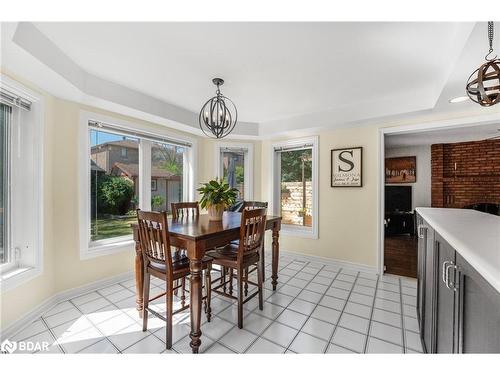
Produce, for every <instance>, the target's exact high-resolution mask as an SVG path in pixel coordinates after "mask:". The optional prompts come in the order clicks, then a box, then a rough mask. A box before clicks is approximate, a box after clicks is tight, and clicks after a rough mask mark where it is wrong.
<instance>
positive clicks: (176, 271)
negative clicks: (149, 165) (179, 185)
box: [137, 210, 212, 349]
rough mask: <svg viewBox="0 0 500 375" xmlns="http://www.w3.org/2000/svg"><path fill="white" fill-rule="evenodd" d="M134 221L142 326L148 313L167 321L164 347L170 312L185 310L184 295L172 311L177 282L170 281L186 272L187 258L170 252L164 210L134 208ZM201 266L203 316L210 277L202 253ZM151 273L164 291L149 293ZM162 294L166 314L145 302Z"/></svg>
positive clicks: (169, 330)
mask: <svg viewBox="0 0 500 375" xmlns="http://www.w3.org/2000/svg"><path fill="white" fill-rule="evenodd" d="M137 221H138V223H139V242H140V245H141V249H142V256H143V259H144V295H143V298H144V304H143V311H142V313H143V320H142V330H143V331H146V330H147V329H148V313H151V314H153V315H154V316H156V317H158V318H160V319H162V320H163V321H165V322H166V323H167V335H166V336H167V337H166V343H167V349H170V348H172V316H173V315H174V314H176V313H179V312H181V311H184V310H186V309H187V308H189V305H186V303H185V299H181V308H180V309H178V310H176V311H173V297H174V290H175V289H177V288H180V287H181V286H180V285H177V286H174V282H175V281H177V280H179V279H185V278H186V277H187V276H188V275H189V259H188V258H187V257H186V256H185V255H184V254H176V253H172V249H171V247H170V237H169V234H168V224H167V213H166V212H148V211H141V210H137ZM202 264H203V270H205V285H204V287H205V290H206V293H205V296H204V297H203V299H204V301H205V313H206V314H207V320H208V321H209V322H210V319H211V308H210V297H211V278H210V271H211V267H212V260H211V258H209V257H205V258H204V259H203V261H202ZM151 275H152V276H155V277H158V278H159V279H161V280H163V281H165V283H166V292H165V293H161V294H159V295H157V296H155V297H153V298H150V297H149V285H150V279H151ZM162 296H165V298H166V305H167V309H166V316H165V317H164V316H163V315H161V314H159V313H158V312H156V311H154V310H153V309H151V308H150V307H149V303H150V302H152V301H154V300H156V299H158V298H161V297H162Z"/></svg>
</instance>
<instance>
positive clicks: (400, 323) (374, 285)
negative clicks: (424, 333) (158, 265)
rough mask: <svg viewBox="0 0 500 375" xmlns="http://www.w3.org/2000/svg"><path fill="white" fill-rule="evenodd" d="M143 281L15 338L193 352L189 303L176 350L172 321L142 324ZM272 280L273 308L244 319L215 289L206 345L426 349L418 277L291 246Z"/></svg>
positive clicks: (72, 306) (160, 305)
mask: <svg viewBox="0 0 500 375" xmlns="http://www.w3.org/2000/svg"><path fill="white" fill-rule="evenodd" d="M267 259H269V260H270V259H271V258H270V256H268V257H267ZM270 275H271V270H270V263H269V262H267V265H266V276H267V277H270ZM134 287H135V285H134V280H133V279H130V280H127V281H125V282H122V283H118V284H115V285H111V286H108V287H106V288H103V289H99V290H95V291H93V292H91V293H87V294H85V295H82V296H79V297H76V298H73V299H71V300H69V301H65V302H61V303H59V304H58V305H56V306H54V307H53V308H52V309H50V310H49V311H47V312H46V313H45V314H43V315H42V316H41V317H39V318H38V319H37V320H36V321H34V322H33V323H31V324H30V325H29V326H27V327H26V328H25V329H23V330H22V331H20V332H18V333H17V334H15V335H14V336H13V337H12V338H11V339H12V340H15V341H20V340H23V341H26V340H29V341H32V342H34V341H40V342H41V341H47V342H49V343H50V351H49V352H50V353H167V352H168V353H190V352H191V348H190V347H189V342H190V339H189V336H188V335H189V331H190V324H189V312H188V311H186V312H183V313H180V314H177V315H175V316H174V332H173V341H174V345H173V349H172V350H169V351H166V350H165V342H164V341H165V328H164V327H165V324H164V322H163V321H161V320H160V319H157V318H153V317H150V318H149V329H148V331H147V332H142V329H141V320H140V319H139V317H138V315H137V312H136V310H135V295H134ZM161 287H162V281H161V280H158V279H153V280H152V290H151V293H152V294H156V293H160V292H161ZM265 288H266V289H265V294H264V299H265V303H264V310H263V311H260V310H259V309H258V302H257V298H254V299H253V300H251V301H250V302H248V303H247V304H245V315H244V322H243V324H244V328H243V329H238V328H237V326H236V325H235V324H236V306H235V304H234V303H233V301H230V300H227V299H224V298H223V297H219V296H217V297H213V298H212V311H213V319H212V321H211V322H210V323H208V322H206V319H205V316H203V320H202V322H203V325H202V333H203V336H202V338H201V340H202V346H201V348H200V351H201V352H205V353H415V352H422V346H421V342H420V338H419V335H418V323H417V320H416V308H415V304H416V281H415V280H414V279H409V278H403V277H396V276H391V275H385V276H381V277H380V276H378V275H376V274H371V273H366V272H358V271H353V270H352V269H343V268H340V267H337V266H334V265H331V264H322V263H320V262H317V261H304V260H303V258H300V259H295V258H294V257H293V256H290V255H282V256H281V257H280V271H279V284H278V289H277V290H276V291H275V292H273V291H272V289H271V284H270V280H269V278H268V280H266V284H265ZM250 290H251V289H250ZM176 303H177V304H178V303H179V301H176ZM155 307H156V308H157V310H158V311H160V312H164V310H165V309H164V302H163V299H160V300H158V301H155ZM38 353H42V352H38Z"/></svg>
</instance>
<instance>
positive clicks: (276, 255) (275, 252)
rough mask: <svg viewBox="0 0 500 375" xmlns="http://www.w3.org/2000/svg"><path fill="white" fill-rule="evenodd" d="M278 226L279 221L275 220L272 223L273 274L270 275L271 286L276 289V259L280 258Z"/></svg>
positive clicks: (279, 225) (279, 224)
mask: <svg viewBox="0 0 500 375" xmlns="http://www.w3.org/2000/svg"><path fill="white" fill-rule="evenodd" d="M280 227H281V222H279V221H277V222H275V223H274V225H273V260H272V268H273V274H272V276H271V279H272V281H271V284H272V286H273V290H276V285H278V261H279V259H280V243H279V236H280Z"/></svg>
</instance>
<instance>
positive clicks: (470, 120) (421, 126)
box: [377, 113, 500, 275]
mask: <svg viewBox="0 0 500 375" xmlns="http://www.w3.org/2000/svg"><path fill="white" fill-rule="evenodd" d="M499 119H500V114H499V113H488V114H485V115H477V116H469V117H463V118H454V119H445V120H438V121H432V122H425V123H416V124H410V125H401V126H393V127H387V128H379V141H378V142H379V143H378V147H379V152H378V157H379V171H378V172H379V173H378V179H379V181H378V184H377V185H378V186H377V190H378V203H379V204H378V207H377V211H378V214H377V217H378V220H377V221H378V223H377V228H378V234H377V236H378V241H377V243H378V245H377V269H378V271H379V273H380V274H381V275H383V274H384V236H385V233H384V199H385V197H384V189H385V174H384V162H385V135H386V134H396V133H400V134H402V133H420V132H425V131H430V130H443V129H457V128H463V127H467V126H470V125H471V124H474V125H486V124H490V123H496V122H498V120H499Z"/></svg>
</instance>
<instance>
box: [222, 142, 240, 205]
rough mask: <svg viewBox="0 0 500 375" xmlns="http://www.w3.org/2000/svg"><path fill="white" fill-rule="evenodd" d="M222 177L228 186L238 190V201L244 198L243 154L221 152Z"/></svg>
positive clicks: (238, 152)
mask: <svg viewBox="0 0 500 375" xmlns="http://www.w3.org/2000/svg"><path fill="white" fill-rule="evenodd" d="M221 160H222V177H223V178H224V180H225V181H226V182H227V183H228V184H229V186H231V187H233V188H236V189H238V199H240V200H243V199H244V197H245V152H244V151H222V152H221Z"/></svg>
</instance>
